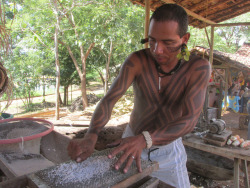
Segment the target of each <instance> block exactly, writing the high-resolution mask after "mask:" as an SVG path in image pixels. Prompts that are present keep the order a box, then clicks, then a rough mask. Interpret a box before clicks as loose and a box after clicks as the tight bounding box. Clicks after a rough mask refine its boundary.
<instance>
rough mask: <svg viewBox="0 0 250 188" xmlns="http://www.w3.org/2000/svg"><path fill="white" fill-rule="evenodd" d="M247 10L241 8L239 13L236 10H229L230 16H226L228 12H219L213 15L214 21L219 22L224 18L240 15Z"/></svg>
mask: <svg viewBox="0 0 250 188" xmlns="http://www.w3.org/2000/svg"><path fill="white" fill-rule="evenodd" d="M247 12H249V11H248V10H243V11H241V13H239V12H237V11H231V12H230V17H228V14H227V12H226V13H224V14H223V13H221V14H219V15H218V14H216V15H215V18H214V21H215V22H216V23H218V22H221V21H224V20H228V19H231V18H234V17H236V16H239V15H242V14H244V13H247Z"/></svg>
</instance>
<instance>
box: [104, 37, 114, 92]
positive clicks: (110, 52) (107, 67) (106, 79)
mask: <svg viewBox="0 0 250 188" xmlns="http://www.w3.org/2000/svg"><path fill="white" fill-rule="evenodd" d="M112 50H113V43H112V41H111V42H110V51H109V56H108V62H107V64H106V78H105V88H104V94H106V93H107V92H108V79H109V64H110V60H111V55H112Z"/></svg>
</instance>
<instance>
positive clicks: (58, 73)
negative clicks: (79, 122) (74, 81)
mask: <svg viewBox="0 0 250 188" xmlns="http://www.w3.org/2000/svg"><path fill="white" fill-rule="evenodd" d="M51 1H52V0H51ZM53 4H54V7H55V10H54V13H55V15H56V25H55V62H56V114H55V115H56V120H59V110H60V106H59V88H60V64H59V55H58V33H59V25H60V19H59V16H58V8H57V0H53Z"/></svg>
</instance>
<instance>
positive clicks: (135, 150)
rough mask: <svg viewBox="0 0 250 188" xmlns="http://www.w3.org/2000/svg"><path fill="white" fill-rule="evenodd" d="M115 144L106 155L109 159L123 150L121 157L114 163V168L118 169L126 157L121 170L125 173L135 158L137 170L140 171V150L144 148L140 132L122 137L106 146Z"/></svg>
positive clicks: (144, 144) (144, 142) (144, 143)
mask: <svg viewBox="0 0 250 188" xmlns="http://www.w3.org/2000/svg"><path fill="white" fill-rule="evenodd" d="M115 146H117V147H116V148H115V149H114V150H113V151H112V152H111V153H110V154H109V155H108V157H109V158H110V159H111V158H113V157H114V156H116V155H117V154H118V153H120V152H123V153H122V155H121V157H120V158H119V159H118V161H117V162H116V164H115V169H116V170H118V169H119V168H120V167H121V166H122V164H123V163H124V162H125V161H126V159H127V164H126V166H125V168H124V169H123V172H124V173H127V172H128V169H129V168H130V166H131V164H132V162H133V160H134V159H135V161H136V166H137V169H138V171H139V172H142V169H141V153H142V150H143V149H144V148H146V141H145V139H144V136H143V135H142V134H140V135H137V136H132V137H127V138H122V139H119V140H117V141H115V142H113V143H111V144H109V145H108V147H115Z"/></svg>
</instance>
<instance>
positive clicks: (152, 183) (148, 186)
mask: <svg viewBox="0 0 250 188" xmlns="http://www.w3.org/2000/svg"><path fill="white" fill-rule="evenodd" d="M158 184H159V179H158V178H155V177H153V178H150V179H149V180H148V181H146V182H145V183H144V184H143V185H141V186H140V187H138V188H157V186H158Z"/></svg>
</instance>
